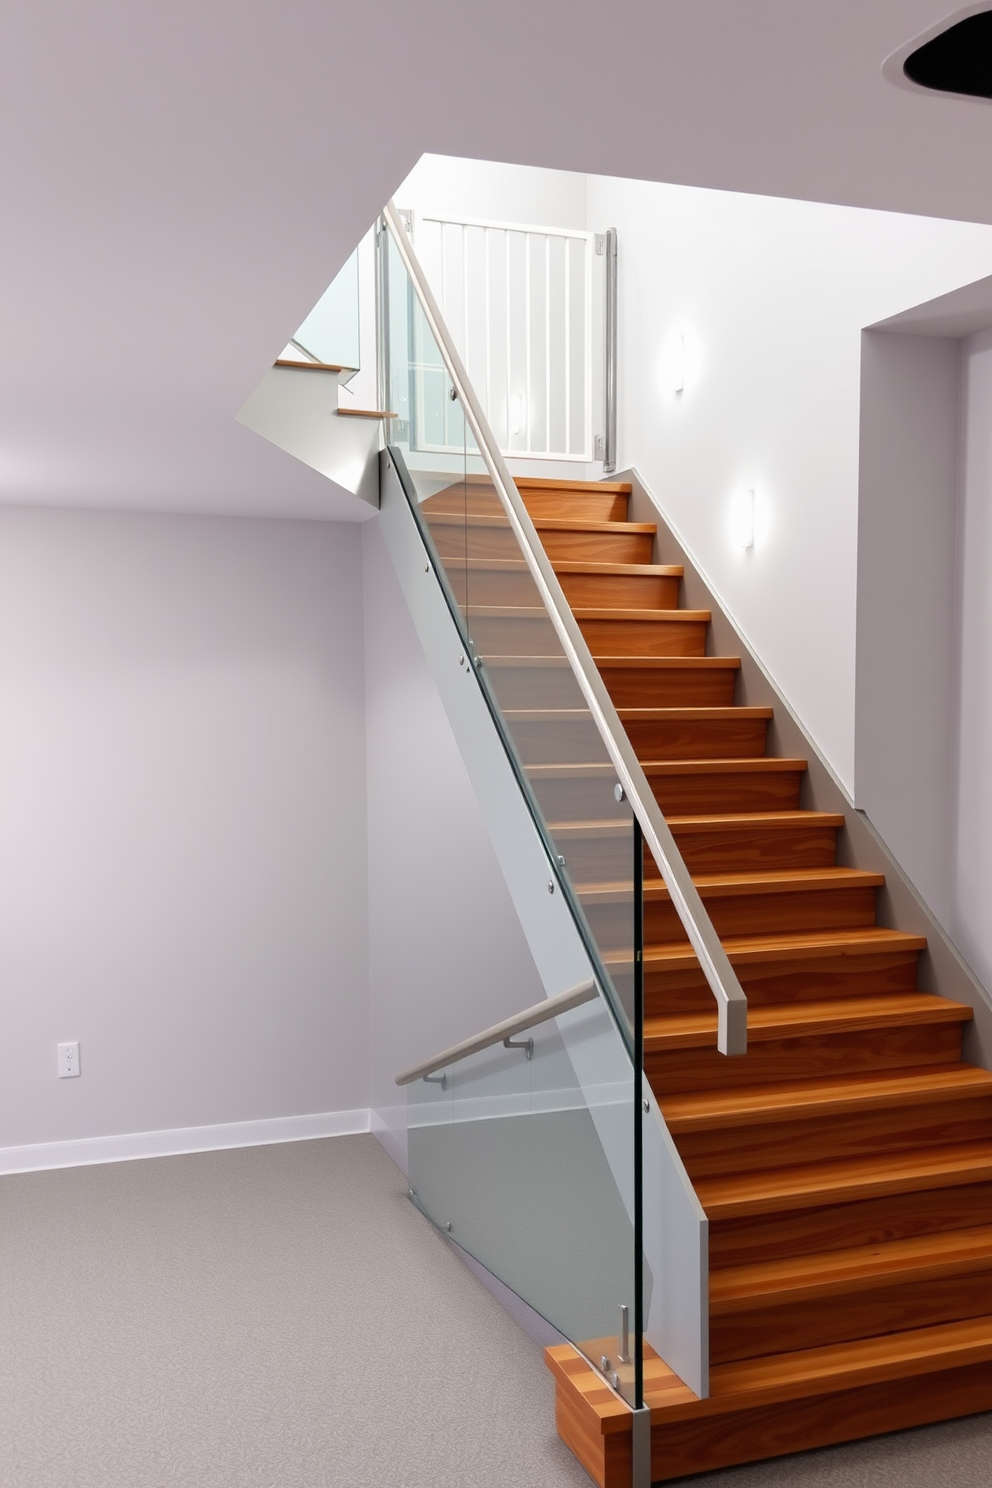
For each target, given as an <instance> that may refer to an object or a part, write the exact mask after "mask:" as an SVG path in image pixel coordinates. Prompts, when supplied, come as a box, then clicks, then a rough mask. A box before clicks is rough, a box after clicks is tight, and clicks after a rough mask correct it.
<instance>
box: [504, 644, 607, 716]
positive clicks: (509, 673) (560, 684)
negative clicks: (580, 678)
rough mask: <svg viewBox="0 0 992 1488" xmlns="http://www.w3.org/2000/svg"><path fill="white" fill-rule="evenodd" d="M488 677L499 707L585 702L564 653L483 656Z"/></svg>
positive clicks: (567, 705)
mask: <svg viewBox="0 0 992 1488" xmlns="http://www.w3.org/2000/svg"><path fill="white" fill-rule="evenodd" d="M482 662H483V666H484V668H485V672H486V680H487V681H488V683H489V686H490V687H491V689H492V691H493V695H494V696H495V698H496V701H497V703H498V704H499V706H500V708H501V709H503V711H504V712H506V711H513V710H516V709H522V708H531V709H559V708H560V709H577V710H580V711H585V709H586V702H585V699H584V698H583V696H582V693H581V691H580V689H579V684H578V683H577V682H576V680H575V677H574V676H573V674H572V670H571V668H570V666H569V665H568V662H567V661H566V660H565V658H564V657H557V656H556V657H554V658H552V659H550V660H548V659H546V658H535V657H521V658H519V659H516V658H514V659H510V660H507V659H505V658H502V657H492V656H485V655H483V657H482Z"/></svg>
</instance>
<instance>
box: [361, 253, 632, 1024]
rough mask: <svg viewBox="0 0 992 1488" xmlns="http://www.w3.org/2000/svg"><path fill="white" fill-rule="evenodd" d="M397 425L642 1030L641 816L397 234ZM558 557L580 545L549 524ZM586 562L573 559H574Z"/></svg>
mask: <svg viewBox="0 0 992 1488" xmlns="http://www.w3.org/2000/svg"><path fill="white" fill-rule="evenodd" d="M386 252H387V258H386V273H385V281H386V284H385V296H384V297H385V299H386V306H385V311H384V317H385V321H386V326H387V338H386V339H387V354H388V374H387V376H388V391H389V397H390V400H391V406H392V410H393V411H394V412H395V413H396V414H397V415H398V417H397V419H396V420H394V421H393V427H392V428H391V430H390V441H391V444H392V445H393V447H394V450H395V451H396V452H397V453H398V454H399V455H400V456H401V457H402V461H401V462H398V464H399V463H402V464H403V465H405V469H406V476H407V479H408V484H409V491H408V494H409V496H410V498H411V504H412V505H413V507H414V509H415V512H416V515H417V519H418V521H419V522H420V523H421V525H422V528H423V530H424V532H425V535H426V537H427V540H428V542H429V544H430V546H431V547H432V549H433V552H434V555H435V561H436V564H437V568H438V572H439V576H441V577H442V579H443V582H444V584H445V586H446V590H447V593H448V595H449V602H450V603H452V605H453V608H454V609H455V610H456V612H457V618H458V622H459V625H460V628H461V630H462V634H463V636H464V637H465V640H466V643H467V646H468V649H469V652H470V654H471V657H472V660H473V663H474V664H475V665H476V667H477V670H478V672H479V676H480V680H481V682H482V685H483V687H484V689H485V691H486V695H487V698H488V700H489V702H490V706H491V707H492V710H493V713H494V717H496V718H497V720H498V725H499V727H500V729H501V732H502V733H503V736H504V740H505V742H506V745H507V750H508V753H509V755H510V757H511V759H512V761H513V764H514V768H515V769H516V770H517V772H518V775H519V777H520V780H521V784H522V786H523V788H524V790H525V792H526V794H527V797H528V800H529V802H530V803H531V805H532V808H533V810H534V813H535V817H536V819H537V820H538V822H539V826H540V829H541V831H542V833H543V835H544V836H545V837H546V839H547V842H548V845H549V853H550V855H551V856H552V859H553V861H555V862H556V863H557V864H558V865H559V868H560V874H561V878H562V880H563V883H564V884H565V886H566V891H567V892H568V893H569V895H570V897H571V900H572V902H573V904H574V906H575V907H576V911H577V914H578V916H579V918H580V920H581V923H582V933H583V935H584V937H585V938H586V940H587V944H588V946H589V949H590V951H591V953H592V954H593V955H594V956H595V958H596V961H597V963H598V964H599V965H600V967H601V968H602V969H604V970H605V972H606V974H607V975H606V981H607V984H608V985H609V986H610V987H611V993H612V994H615V997H616V1006H617V1009H618V1011H622V1014H623V1016H624V1018H625V1020H626V1023H627V1027H628V1033H629V1036H630V1038H631V1040H632V1037H633V987H632V980H633V926H634V895H633V876H632V870H631V864H632V861H633V845H632V844H633V819H632V816H631V812H630V810H629V807H628V805H627V803H626V802H625V801H624V800H623V799H619V800H618V799H617V777H616V771H615V769H614V766H613V763H612V761H611V759H610V756H609V753H608V751H607V748H606V745H605V744H604V742H603V738H602V735H601V732H600V730H599V728H598V726H597V724H596V722H595V720H594V718H593V715H592V713H591V711H590V708H589V706H588V704H587V702H586V700H585V698H584V696H583V693H582V689H581V687H580V685H579V682H578V680H577V679H576V676H575V673H574V671H573V669H572V666H571V663H570V661H569V658H568V656H567V654H566V652H565V650H564V648H563V645H562V642H561V640H560V638H559V635H558V632H557V629H556V627H555V624H554V622H553V620H552V618H551V615H550V613H549V611H548V609H547V606H546V604H545V600H544V598H543V596H542V593H541V590H540V587H539V585H538V583H537V580H536V579H535V577H534V575H533V573H532V571H531V568H530V566H529V565H528V563H527V560H526V557H525V553H524V549H523V547H522V545H521V541H520V538H519V536H518V533H517V531H516V529H515V527H514V525H513V523H512V522H511V520H510V517H509V515H508V513H507V511H506V509H505V507H504V504H503V502H502V501H501V499H500V495H499V492H498V488H497V485H496V483H495V480H494V478H493V474H492V472H491V470H490V468H489V465H488V462H487V459H486V458H485V456H484V455H483V453H482V452H481V451H480V449H479V447H478V445H477V443H476V441H475V438H474V436H473V434H472V431H471V429H470V428H469V427H468V425H467V422H466V420H465V418H464V415H463V413H462V410H461V404H460V403H459V401H458V400H457V398H454V397H453V396H452V394H453V391H454V389H453V384H452V379H451V376H450V374H449V371H448V369H447V367H446V365H445V359H444V356H443V354H442V352H441V350H440V348H439V346H438V344H437V341H436V339H435V337H434V335H433V332H432V331H431V328H430V326H429V324H428V322H427V318H426V316H425V314H424V311H423V309H422V307H421V305H420V303H419V301H418V299H417V297H416V295H415V293H414V291H413V287H412V285H411V284H410V281H409V278H408V275H407V271H406V267H405V265H404V264H403V262H402V260H401V258H400V256H399V254H398V252H397V250H396V247H395V244H393V243H392V241H391V240H390V239H388V238H387V239H386ZM539 535H540V536H542V537H543V539H544V541H545V545H546V548H547V551H548V553H549V556H550V557H551V558H552V561H555V559H556V558H558V559H559V560H560V561H570V559H569V555H571V554H574V552H576V551H579V549H580V544H578V543H577V542H576V534H575V533H573V532H572V531H570V530H569V529H568V527H567V524H566V525H565V526H562V525H559V526H557V527H556V526H554V525H553V524H552V525H548V526H547V527H546V528H545V530H544V531H543V533H540V534H539ZM572 561H574V559H573V560H572Z"/></svg>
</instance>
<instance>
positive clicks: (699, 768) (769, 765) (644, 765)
mask: <svg viewBox="0 0 992 1488" xmlns="http://www.w3.org/2000/svg"><path fill="white" fill-rule="evenodd" d="M702 659H704V660H705V658H702ZM641 769H642V770H643V771H644V773H645V775H647V776H648V777H650V776H652V775H740V774H743V773H747V774H750V775H779V774H786V773H792V772H794V771H796V770H805V769H806V761H805V760H804V759H788V758H783V757H782V756H781V755H758V756H757V757H756V758H752V759H701V760H696V759H686V760H641Z"/></svg>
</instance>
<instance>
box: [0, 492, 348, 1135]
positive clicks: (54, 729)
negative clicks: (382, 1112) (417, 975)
mask: <svg viewBox="0 0 992 1488" xmlns="http://www.w3.org/2000/svg"><path fill="white" fill-rule="evenodd" d="M361 603H362V588H361V533H360V530H359V528H358V527H356V526H355V525H351V524H349V525H338V524H333V523H309V522H273V521H252V520H224V519H220V520H214V519H210V518H180V517H163V518H155V517H127V516H114V515H100V514H73V515H70V514H61V513H54V512H53V513H38V512H36V513H28V512H18V511H15V510H10V509H8V510H5V511H2V512H0V634H2V636H3V645H2V647H0V985H2V1001H3V1008H4V1019H3V1037H2V1039H0V1148H8V1149H9V1148H10V1147H11V1146H16V1145H19V1144H34V1143H59V1142H63V1141H66V1140H72V1139H79V1138H89V1137H107V1136H109V1135H111V1134H115V1133H128V1132H131V1133H133V1132H147V1131H157V1130H161V1129H168V1128H177V1127H184V1128H185V1127H191V1126H207V1125H212V1124H215V1123H235V1122H244V1121H252V1120H265V1119H268V1118H281V1117H297V1116H301V1115H304V1114H306V1113H322V1112H323V1113H326V1112H335V1111H341V1112H346V1113H352V1115H351V1116H350V1117H348V1118H346V1119H347V1120H352V1119H355V1120H360V1119H361V1108H366V1109H367V1107H368V1094H367V1082H368V1073H367V1072H368V1022H367V933H366V925H367V906H366V881H367V880H366V823H365V753H364V678H363V661H362V637H361V621H360V614H361ZM62 1039H78V1040H79V1041H80V1046H81V1068H82V1074H81V1078H79V1079H76V1080H59V1079H57V1078H56V1048H55V1046H56V1042H57V1041H58V1040H62ZM356 1112H357V1113H358V1114H357V1116H355V1113H356ZM247 1140H251V1137H248V1138H247ZM2 1160H3V1154H2V1153H0V1163H2Z"/></svg>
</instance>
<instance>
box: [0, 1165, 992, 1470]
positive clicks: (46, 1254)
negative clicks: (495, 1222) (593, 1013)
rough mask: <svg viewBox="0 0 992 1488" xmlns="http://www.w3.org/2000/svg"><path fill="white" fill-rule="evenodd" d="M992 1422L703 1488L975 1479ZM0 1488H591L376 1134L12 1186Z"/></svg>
mask: <svg viewBox="0 0 992 1488" xmlns="http://www.w3.org/2000/svg"><path fill="white" fill-rule="evenodd" d="M990 1479H992V1419H990V1418H987V1417H982V1418H977V1419H973V1420H966V1421H961V1422H953V1423H951V1424H949V1425H944V1426H936V1427H927V1428H923V1429H921V1430H919V1431H915V1432H905V1433H902V1434H900V1435H898V1436H893V1437H887V1438H883V1439H880V1440H876V1441H872V1442H867V1443H862V1444H858V1445H855V1446H849V1447H840V1448H834V1449H831V1450H828V1451H824V1452H816V1453H809V1454H806V1455H804V1456H801V1457H793V1458H788V1459H783V1460H781V1461H779V1462H775V1463H770V1464H765V1463H763V1464H758V1465H756V1466H753V1467H745V1468H739V1469H736V1470H734V1471H733V1472H726V1473H715V1474H713V1475H711V1476H710V1477H708V1478H706V1479H703V1480H698V1479H697V1480H695V1481H696V1482H699V1483H700V1484H702V1483H705V1484H706V1485H707V1488H758V1485H761V1488H765V1485H768V1488H875V1485H878V1488H890V1485H891V1488H917V1485H919V1488H934V1485H939V1488H987V1484H988V1483H989V1481H990ZM0 1484H2V1485H3V1488H167V1485H168V1488H171V1485H177V1488H179V1485H181V1488H511V1485H512V1488H588V1484H589V1479H588V1478H587V1477H586V1475H585V1473H584V1472H583V1471H582V1469H581V1468H580V1467H579V1466H578V1465H577V1463H576V1462H575V1461H574V1460H573V1458H572V1457H571V1456H570V1454H569V1453H568V1452H567V1451H566V1449H565V1448H564V1447H563V1446H562V1445H561V1443H560V1442H559V1441H558V1439H557V1437H556V1436H555V1433H554V1409H553V1393H552V1387H551V1379H550V1376H549V1375H548V1374H547V1372H546V1370H545V1369H544V1366H543V1363H542V1360H541V1353H540V1350H539V1349H538V1348H537V1346H536V1345H535V1344H533V1343H532V1342H531V1341H530V1340H529V1339H528V1338H527V1337H526V1336H525V1335H524V1334H523V1333H522V1332H521V1331H520V1330H519V1328H518V1327H517V1325H516V1324H515V1323H514V1322H513V1321H512V1320H511V1319H510V1318H509V1317H508V1316H507V1315H506V1313H505V1312H504V1311H503V1310H502V1309H501V1308H500V1307H499V1305H498V1304H497V1303H496V1302H495V1301H494V1300H493V1298H492V1297H491V1296H490V1295H489V1293H488V1292H487V1291H486V1290H485V1289H484V1288H483V1287H482V1286H481V1285H480V1284H479V1282H478V1281H477V1280H476V1279H475V1277H473V1276H472V1275H471V1273H470V1272H469V1271H468V1269H467V1268H466V1267H465V1266H464V1265H463V1264H462V1262H461V1261H460V1260H459V1258H458V1256H457V1254H456V1253H455V1252H454V1251H453V1250H452V1249H451V1248H450V1247H449V1246H448V1245H447V1244H446V1243H445V1242H444V1241H443V1240H442V1239H441V1238H440V1236H438V1235H437V1234H436V1233H435V1232H434V1231H433V1230H432V1229H431V1227H430V1226H429V1225H428V1224H427V1223H426V1222H425V1221H424V1220H423V1219H421V1217H420V1216H419V1215H418V1214H417V1213H416V1211H415V1210H414V1209H413V1208H412V1206H411V1205H410V1204H409V1203H408V1201H407V1199H406V1197H405V1185H404V1183H403V1179H402V1176H401V1175H400V1174H399V1173H398V1172H397V1170H396V1168H395V1167H394V1166H393V1165H392V1163H391V1162H390V1161H389V1159H388V1158H387V1157H386V1156H385V1154H384V1153H383V1152H382V1150H381V1148H380V1147H379V1145H378V1144H377V1142H376V1141H375V1140H374V1138H372V1137H343V1138H337V1139H334V1140H331V1141H321V1142H304V1143H298V1144H294V1145H286V1146H275V1147H261V1148H251V1149H247V1150H238V1151H233V1152H219V1153H206V1154H203V1155H199V1156H194V1157H176V1158H160V1159H156V1160H153V1161H148V1162H133V1163H117V1164H111V1165H107V1166H105V1167H90V1168H75V1169H68V1170H66V1171H60V1172H51V1173H36V1174H27V1175H22V1176H16V1177H5V1178H0Z"/></svg>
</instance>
